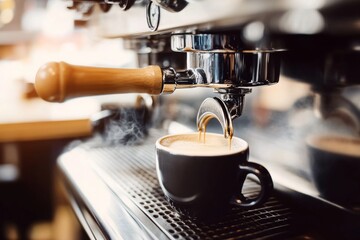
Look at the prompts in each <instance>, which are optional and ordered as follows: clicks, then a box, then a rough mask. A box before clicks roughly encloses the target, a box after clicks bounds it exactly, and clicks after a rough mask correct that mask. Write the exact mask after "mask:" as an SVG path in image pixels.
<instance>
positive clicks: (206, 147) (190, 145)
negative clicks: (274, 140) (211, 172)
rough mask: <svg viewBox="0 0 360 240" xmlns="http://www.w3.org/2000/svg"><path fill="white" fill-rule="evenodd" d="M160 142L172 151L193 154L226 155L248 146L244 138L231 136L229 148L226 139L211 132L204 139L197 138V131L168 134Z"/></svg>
mask: <svg viewBox="0 0 360 240" xmlns="http://www.w3.org/2000/svg"><path fill="white" fill-rule="evenodd" d="M160 144H161V146H163V147H165V148H167V150H168V151H170V152H172V153H178V154H183V155H193V156H220V155H228V154H233V153H238V152H241V151H243V150H245V149H246V148H247V147H248V144H247V143H246V142H245V141H244V140H242V139H240V138H236V137H233V138H232V140H231V148H229V140H228V139H226V138H224V136H223V135H220V134H212V133H206V137H205V139H202V138H199V133H192V134H180V135H174V136H168V137H164V138H163V139H161V141H160Z"/></svg>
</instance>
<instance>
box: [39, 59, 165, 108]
mask: <svg viewBox="0 0 360 240" xmlns="http://www.w3.org/2000/svg"><path fill="white" fill-rule="evenodd" d="M162 78H163V74H162V70H161V68H160V67H159V66H149V67H145V68H141V69H119V68H97V67H84V66H75V65H70V64H67V63H65V62H50V63H47V64H45V65H43V66H42V67H41V68H40V69H39V71H38V72H37V74H36V79H35V89H36V91H37V93H38V95H39V96H40V97H41V98H42V99H44V100H46V101H49V102H63V101H65V100H66V99H70V98H74V97H82V96H93V95H101V94H115V93H148V94H152V95H158V94H160V93H161V92H162V88H163V80H162Z"/></svg>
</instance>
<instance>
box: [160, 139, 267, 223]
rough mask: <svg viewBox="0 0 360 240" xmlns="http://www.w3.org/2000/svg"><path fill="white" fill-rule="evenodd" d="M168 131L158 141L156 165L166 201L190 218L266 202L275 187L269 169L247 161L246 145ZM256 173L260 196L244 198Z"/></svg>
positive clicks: (239, 142)
mask: <svg viewBox="0 0 360 240" xmlns="http://www.w3.org/2000/svg"><path fill="white" fill-rule="evenodd" d="M205 141H206V143H201V141H199V133H189V134H178V135H169V136H165V137H162V138H160V139H159V140H158V141H157V142H156V150H157V158H156V168H157V175H158V180H159V183H160V186H161V188H162V190H163V192H164V194H165V197H166V198H167V200H168V202H169V203H170V204H171V205H172V206H173V207H174V208H175V209H176V210H177V211H178V212H179V213H180V214H183V215H186V216H188V217H191V218H207V217H216V216H219V215H221V214H223V213H224V212H226V210H227V209H228V208H229V206H231V204H230V203H233V204H236V205H238V206H240V207H254V206H257V205H259V204H262V203H263V202H264V201H266V200H267V198H268V197H269V195H270V192H271V190H272V189H273V183H272V179H271V177H270V174H269V172H268V171H267V170H266V169H265V168H264V167H263V166H261V165H259V164H256V163H252V162H248V156H249V146H248V143H247V142H246V141H244V140H242V139H240V138H237V137H233V138H232V141H231V148H230V146H229V140H228V139H225V138H224V136H223V135H219V134H210V133H206V140H205ZM248 174H254V175H255V176H256V177H257V178H258V179H259V182H260V185H261V190H260V193H259V194H258V195H257V196H256V197H251V198H248V197H246V196H244V195H243V194H242V193H241V191H242V186H243V184H244V182H245V179H246V176H247V175H248Z"/></svg>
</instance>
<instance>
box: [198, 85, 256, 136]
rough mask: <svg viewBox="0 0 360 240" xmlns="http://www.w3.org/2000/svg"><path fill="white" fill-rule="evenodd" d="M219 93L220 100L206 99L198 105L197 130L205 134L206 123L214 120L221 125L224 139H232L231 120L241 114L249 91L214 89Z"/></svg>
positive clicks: (244, 89) (232, 128) (215, 98)
mask: <svg viewBox="0 0 360 240" xmlns="http://www.w3.org/2000/svg"><path fill="white" fill-rule="evenodd" d="M216 91H217V92H218V93H220V96H221V99H220V98H217V97H214V98H207V99H205V100H204V101H203V102H202V104H201V105H200V108H199V111H198V114H197V119H196V122H197V128H198V131H199V132H201V133H205V132H206V126H207V124H208V122H209V121H210V120H211V119H213V118H215V119H217V120H218V121H219V123H220V124H221V127H222V129H223V133H224V137H225V138H230V139H231V138H232V136H233V135H234V127H233V124H232V120H233V119H235V118H238V117H240V116H241V114H242V110H243V106H244V96H245V94H246V93H250V92H251V89H247V88H239V89H216Z"/></svg>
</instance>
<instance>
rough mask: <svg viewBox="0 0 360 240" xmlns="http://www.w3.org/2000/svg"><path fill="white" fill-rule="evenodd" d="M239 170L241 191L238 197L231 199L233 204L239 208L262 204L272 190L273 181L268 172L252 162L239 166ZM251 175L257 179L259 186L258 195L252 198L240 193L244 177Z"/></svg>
mask: <svg viewBox="0 0 360 240" xmlns="http://www.w3.org/2000/svg"><path fill="white" fill-rule="evenodd" d="M239 168H240V171H241V172H242V173H241V176H240V179H239V180H240V185H241V186H240V187H241V188H240V189H241V190H240V192H239V193H238V195H237V196H236V197H235V198H234V199H233V203H234V204H235V205H238V206H240V207H254V206H258V205H260V204H262V203H264V202H265V201H266V200H267V198H268V197H269V196H270V193H271V191H272V190H273V181H272V179H271V176H270V173H269V172H268V170H267V169H266V168H264V167H263V166H261V165H260V164H257V163H253V162H247V163H246V165H239ZM243 173H244V174H243ZM251 173H252V174H254V175H255V176H256V177H257V178H258V179H259V181H260V185H261V190H260V193H259V194H258V195H257V196H256V197H254V198H249V197H245V196H244V194H243V193H242V192H241V191H242V188H243V185H244V182H245V179H246V176H247V175H248V174H251Z"/></svg>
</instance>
